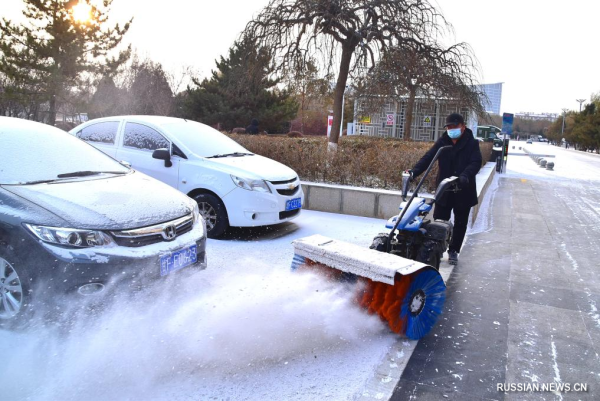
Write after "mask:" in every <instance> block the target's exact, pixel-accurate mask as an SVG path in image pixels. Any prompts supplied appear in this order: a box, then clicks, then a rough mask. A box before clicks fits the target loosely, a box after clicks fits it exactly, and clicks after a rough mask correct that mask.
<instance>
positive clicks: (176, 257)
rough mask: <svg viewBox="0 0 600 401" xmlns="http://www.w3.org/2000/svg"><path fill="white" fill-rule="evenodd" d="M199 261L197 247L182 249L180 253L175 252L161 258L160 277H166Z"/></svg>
mask: <svg viewBox="0 0 600 401" xmlns="http://www.w3.org/2000/svg"><path fill="white" fill-rule="evenodd" d="M197 261H198V258H197V255H196V245H192V246H189V247H187V248H183V249H180V250H179V251H175V252H173V253H171V254H169V255H165V256H162V257H161V258H160V275H161V276H166V275H167V274H169V273H171V272H174V271H176V270H179V269H182V268H184V267H186V266H189V265H192V264H194V263H196V262H197Z"/></svg>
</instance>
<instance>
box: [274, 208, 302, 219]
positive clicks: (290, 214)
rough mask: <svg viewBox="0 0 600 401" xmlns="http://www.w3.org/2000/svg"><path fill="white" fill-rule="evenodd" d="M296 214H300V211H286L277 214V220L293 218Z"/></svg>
mask: <svg viewBox="0 0 600 401" xmlns="http://www.w3.org/2000/svg"><path fill="white" fill-rule="evenodd" d="M298 213H300V209H296V210H288V211H286V212H279V220H284V219H289V218H290V217H293V216H295V215H297V214H298Z"/></svg>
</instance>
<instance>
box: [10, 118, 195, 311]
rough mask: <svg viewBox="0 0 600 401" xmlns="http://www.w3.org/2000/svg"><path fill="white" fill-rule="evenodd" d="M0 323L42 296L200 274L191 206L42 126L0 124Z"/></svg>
mask: <svg viewBox="0 0 600 401" xmlns="http://www.w3.org/2000/svg"><path fill="white" fill-rule="evenodd" d="M0 144H1V146H0V321H2V320H5V321H6V320H8V321H13V320H16V318H19V317H21V316H24V315H27V314H28V312H30V311H31V309H32V307H31V305H35V301H36V299H38V297H40V295H41V293H43V292H46V291H48V289H50V290H51V291H61V292H70V291H71V292H75V293H79V294H81V295H82V296H84V295H90V294H96V293H99V292H102V291H103V290H104V289H105V288H106V287H107V286H108V285H109V284H113V283H114V282H116V281H129V282H136V283H140V282H144V281H145V280H158V279H161V278H163V277H164V276H167V275H170V274H174V272H175V271H176V270H179V269H182V268H184V267H188V266H189V267H194V268H199V269H203V268H205V267H206V253H205V244H206V225H205V222H204V220H203V219H202V217H201V216H200V215H199V213H198V207H197V204H196V202H194V201H193V200H191V199H190V198H188V197H187V196H185V195H183V194H181V193H180V192H179V191H177V190H176V189H173V188H171V187H170V186H168V185H166V184H163V183H161V182H159V181H156V180H154V179H153V178H150V177H148V176H146V175H144V174H142V173H139V172H137V171H134V170H131V169H130V168H128V167H126V166H123V165H122V164H121V163H118V162H117V161H115V160H114V159H112V158H110V157H108V156H106V155H105V154H103V153H102V152H100V151H99V150H97V149H95V148H94V147H92V146H90V145H88V144H86V143H85V142H83V141H80V140H79V139H77V138H75V137H73V136H71V135H69V134H68V133H66V132H63V131H61V130H59V129H57V128H54V127H50V126H48V125H44V124H40V123H35V122H31V121H26V120H20V119H16V118H9V117H0Z"/></svg>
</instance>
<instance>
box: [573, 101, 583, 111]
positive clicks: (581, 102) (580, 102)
mask: <svg viewBox="0 0 600 401" xmlns="http://www.w3.org/2000/svg"><path fill="white" fill-rule="evenodd" d="M575 100H576V101H578V102H579V112H580V113H581V105H582V104H583V102H585V99H575Z"/></svg>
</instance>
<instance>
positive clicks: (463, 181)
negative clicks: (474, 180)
mask: <svg viewBox="0 0 600 401" xmlns="http://www.w3.org/2000/svg"><path fill="white" fill-rule="evenodd" d="M468 185H469V177H467V176H466V175H461V176H460V177H458V186H459V187H460V188H461V189H465V188H466V187H467V186H468Z"/></svg>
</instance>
